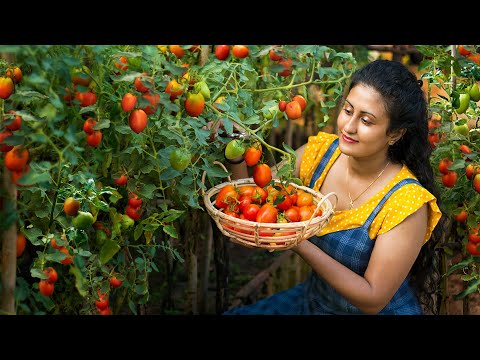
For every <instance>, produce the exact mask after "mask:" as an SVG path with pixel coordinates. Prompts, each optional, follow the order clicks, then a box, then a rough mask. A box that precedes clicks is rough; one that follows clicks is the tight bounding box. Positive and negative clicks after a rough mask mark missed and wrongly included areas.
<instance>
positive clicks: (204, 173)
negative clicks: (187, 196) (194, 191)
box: [200, 160, 232, 196]
mask: <svg viewBox="0 0 480 360" xmlns="http://www.w3.org/2000/svg"><path fill="white" fill-rule="evenodd" d="M213 163H214V164H217V165H220V167H222V168H223V170H225V171H226V172H228V170H227V168H226V167H225V165H223V164H222V163H221V162H220V161H217V160H215V161H214V162H213ZM206 175H207V172H206V171H204V172H203V174H202V184H203V185H205V176H206ZM227 179H228V181H229V182H232V179H231V178H230V175H229V176H227ZM200 193H201V194H202V196H203V195H205V191H204V190H203V189H201V191H200Z"/></svg>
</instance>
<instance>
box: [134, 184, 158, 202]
mask: <svg viewBox="0 0 480 360" xmlns="http://www.w3.org/2000/svg"><path fill="white" fill-rule="evenodd" d="M156 189H157V187H156V186H155V185H154V184H147V185H145V186H143V187H142V189H141V190H139V191H138V193H139V194H140V195H141V197H143V198H145V199H153V196H154V193H155V190H156Z"/></svg>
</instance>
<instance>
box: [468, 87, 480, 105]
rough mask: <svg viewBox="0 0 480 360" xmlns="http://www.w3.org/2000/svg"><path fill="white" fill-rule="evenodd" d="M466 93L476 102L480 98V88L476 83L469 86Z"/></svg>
mask: <svg viewBox="0 0 480 360" xmlns="http://www.w3.org/2000/svg"><path fill="white" fill-rule="evenodd" d="M468 94H469V95H470V99H472V100H473V101H475V102H477V101H478V100H480V88H479V87H478V85H477V83H475V84H473V85H472V86H471V87H470V89H469V91H468Z"/></svg>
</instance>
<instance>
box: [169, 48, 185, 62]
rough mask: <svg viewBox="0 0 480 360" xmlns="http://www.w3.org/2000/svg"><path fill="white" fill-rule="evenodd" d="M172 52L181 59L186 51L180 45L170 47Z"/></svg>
mask: <svg viewBox="0 0 480 360" xmlns="http://www.w3.org/2000/svg"><path fill="white" fill-rule="evenodd" d="M169 48H170V52H171V53H172V54H174V55H175V56H176V57H177V58H179V59H181V58H182V57H183V56H184V55H185V50H183V48H182V47H181V46H180V45H170V47H169Z"/></svg>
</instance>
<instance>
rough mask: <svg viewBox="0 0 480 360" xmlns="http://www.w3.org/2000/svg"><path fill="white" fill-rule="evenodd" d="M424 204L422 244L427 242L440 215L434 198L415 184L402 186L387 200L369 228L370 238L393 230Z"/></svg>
mask: <svg viewBox="0 0 480 360" xmlns="http://www.w3.org/2000/svg"><path fill="white" fill-rule="evenodd" d="M425 203H428V223H427V231H426V233H425V237H424V243H425V242H427V241H428V240H429V239H430V236H431V235H432V231H433V229H434V228H435V226H436V225H437V223H438V221H439V220H440V218H441V216H442V213H441V211H440V209H439V207H438V205H437V199H436V198H435V196H433V195H432V194H431V193H430V192H429V191H428V190H427V189H425V188H424V187H422V186H419V185H417V184H408V185H404V186H402V187H401V188H400V189H398V190H397V191H396V192H395V193H394V194H393V195H392V196H391V197H390V198H389V199H388V200H387V202H386V203H385V204H384V206H383V208H382V210H381V211H380V213H379V214H378V215H377V217H376V218H375V220H374V221H373V223H372V226H371V227H370V231H369V232H370V237H371V238H372V239H374V238H375V237H376V236H378V235H381V234H383V233H386V232H387V231H389V230H391V229H393V228H394V227H395V226H397V225H398V224H400V223H401V222H402V221H403V220H405V219H406V217H407V216H409V215H411V214H413V213H414V212H415V211H417V210H418V209H420V208H421V207H422V206H423V204H425ZM372 235H373V237H372Z"/></svg>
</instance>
